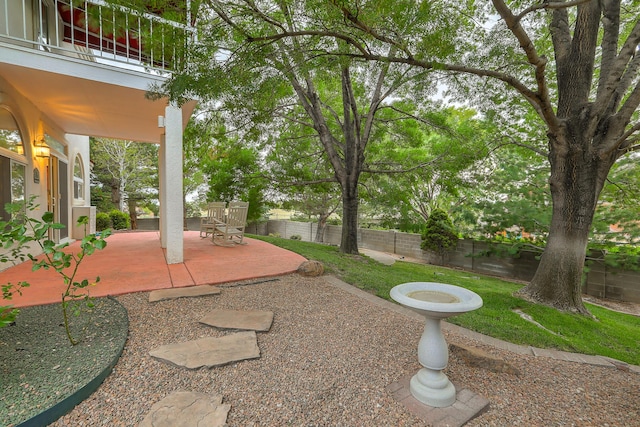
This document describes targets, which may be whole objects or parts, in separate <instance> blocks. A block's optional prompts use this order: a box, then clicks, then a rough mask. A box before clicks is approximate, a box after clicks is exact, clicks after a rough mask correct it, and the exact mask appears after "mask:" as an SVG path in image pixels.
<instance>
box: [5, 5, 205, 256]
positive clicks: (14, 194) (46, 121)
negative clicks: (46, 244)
mask: <svg viewBox="0 0 640 427" xmlns="http://www.w3.org/2000/svg"><path fill="white" fill-rule="evenodd" d="M188 3H189V2H187V4H188ZM155 12H157V11H155ZM191 22H192V19H191V13H190V11H185V19H184V23H179V22H171V21H166V20H163V19H162V18H160V17H159V16H157V15H156V14H152V13H148V12H145V13H136V12H134V11H132V10H128V9H124V8H116V9H113V8H112V7H110V6H108V5H106V4H105V3H104V2H103V1H100V0H0V216H1V217H2V218H6V212H5V210H4V205H5V203H8V202H15V201H20V200H25V199H27V198H29V197H30V196H32V195H34V196H36V198H37V202H38V203H39V204H40V211H37V212H34V213H33V214H34V215H36V216H38V217H39V216H41V215H42V213H43V212H44V211H45V210H46V211H51V212H53V213H54V215H55V220H56V222H59V223H61V224H64V225H65V226H66V227H65V228H64V229H62V230H58V231H56V233H55V235H52V236H50V238H52V239H53V240H54V241H56V242H61V243H62V242H65V241H70V240H73V239H78V238H81V237H83V234H84V230H83V229H80V228H77V227H75V226H74V225H75V223H76V219H77V217H78V216H80V215H88V216H89V217H90V218H91V219H92V224H91V227H92V228H91V230H89V231H94V230H95V209H94V208H92V207H91V205H90V193H89V190H90V188H89V187H90V186H89V172H90V158H89V136H95V137H106V138H114V139H126V140H132V141H136V142H140V143H152V144H158V145H159V148H160V149H159V153H160V155H159V162H158V164H159V176H160V189H159V190H160V191H159V194H160V217H161V226H160V227H161V230H160V235H161V243H162V247H164V248H166V256H167V262H168V263H169V264H174V263H181V262H183V206H182V205H183V195H182V192H183V186H182V179H183V177H182V133H183V130H184V127H185V126H186V124H187V121H188V120H189V118H190V116H191V114H192V112H193V110H194V108H195V101H192V102H188V103H186V104H185V105H183V106H182V107H177V106H175V105H171V104H170V103H169V102H168V100H166V99H161V100H155V101H152V100H149V99H147V98H146V96H145V94H146V93H147V91H148V89H150V88H151V86H152V85H153V84H159V83H162V82H163V81H164V80H165V79H166V78H168V76H170V73H171V71H172V67H173V66H174V65H175V63H177V62H179V61H177V60H176V57H175V55H174V56H173V57H172V56H171V54H170V53H168V52H171V50H170V46H169V45H168V44H167V45H164V44H163V43H162V44H159V43H154V44H152V43H151V42H150V41H148V40H146V39H145V36H144V34H150V33H155V36H156V37H157V35H158V34H159V33H160V32H163V31H173V32H174V33H173V34H174V35H175V34H176V32H177V33H178V34H181V40H183V41H184V42H185V43H189V42H191V41H192V35H193V28H192V27H191V26H190V25H189V23H191Z"/></svg>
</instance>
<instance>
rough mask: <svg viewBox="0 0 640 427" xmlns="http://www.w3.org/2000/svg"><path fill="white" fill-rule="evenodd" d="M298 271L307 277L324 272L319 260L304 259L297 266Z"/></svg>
mask: <svg viewBox="0 0 640 427" xmlns="http://www.w3.org/2000/svg"><path fill="white" fill-rule="evenodd" d="M298 273H300V275H302V276H307V277H315V276H321V275H322V273H324V267H323V265H322V263H321V262H320V261H305V262H303V263H302V264H300V267H298Z"/></svg>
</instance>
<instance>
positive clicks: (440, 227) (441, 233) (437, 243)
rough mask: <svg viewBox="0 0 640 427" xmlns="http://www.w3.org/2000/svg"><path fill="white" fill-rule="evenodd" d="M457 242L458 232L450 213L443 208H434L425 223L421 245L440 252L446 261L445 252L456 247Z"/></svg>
mask: <svg viewBox="0 0 640 427" xmlns="http://www.w3.org/2000/svg"><path fill="white" fill-rule="evenodd" d="M457 244H458V234H457V233H456V232H455V229H454V227H453V223H452V222H451V219H449V215H448V214H447V213H446V212H445V211H443V210H442V209H434V210H433V211H432V212H431V215H430V216H429V218H428V219H427V223H426V224H425V229H424V233H423V234H422V243H421V244H420V247H421V248H422V249H424V250H426V251H431V252H435V253H437V254H439V255H440V256H441V257H442V262H443V263H444V255H445V253H447V251H449V250H451V249H454V248H455V247H456V245H457Z"/></svg>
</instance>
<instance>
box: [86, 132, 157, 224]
mask: <svg viewBox="0 0 640 427" xmlns="http://www.w3.org/2000/svg"><path fill="white" fill-rule="evenodd" d="M90 143H91V144H90V149H91V160H92V161H93V163H94V167H93V169H92V178H93V181H94V182H93V184H94V185H92V186H91V200H92V204H94V205H95V206H97V210H98V212H111V211H112V210H114V209H125V204H124V201H125V200H127V199H130V198H135V199H136V203H137V204H138V205H140V206H147V205H149V204H153V203H157V199H158V195H157V188H158V146H157V145H156V144H144V143H136V142H133V141H125V140H114V139H108V138H91V140H90Z"/></svg>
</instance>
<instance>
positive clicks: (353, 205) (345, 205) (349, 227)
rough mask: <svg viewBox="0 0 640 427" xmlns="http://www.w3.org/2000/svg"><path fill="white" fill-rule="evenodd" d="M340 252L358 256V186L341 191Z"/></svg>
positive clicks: (350, 186)
mask: <svg viewBox="0 0 640 427" xmlns="http://www.w3.org/2000/svg"><path fill="white" fill-rule="evenodd" d="M356 182H357V181H356ZM340 252H342V253H345V254H356V255H357V254H358V253H359V252H358V185H357V183H356V184H353V183H349V184H347V187H346V188H343V189H342V239H341V242H340Z"/></svg>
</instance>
